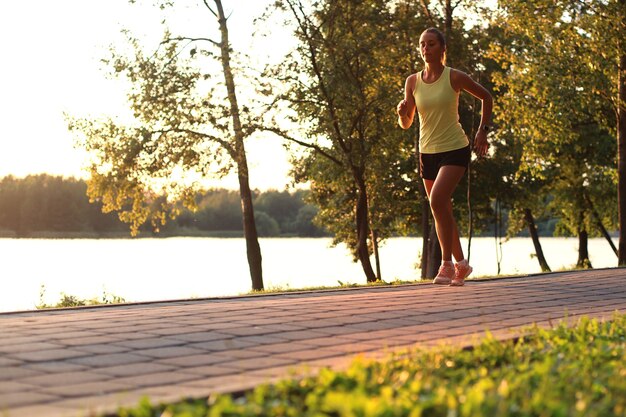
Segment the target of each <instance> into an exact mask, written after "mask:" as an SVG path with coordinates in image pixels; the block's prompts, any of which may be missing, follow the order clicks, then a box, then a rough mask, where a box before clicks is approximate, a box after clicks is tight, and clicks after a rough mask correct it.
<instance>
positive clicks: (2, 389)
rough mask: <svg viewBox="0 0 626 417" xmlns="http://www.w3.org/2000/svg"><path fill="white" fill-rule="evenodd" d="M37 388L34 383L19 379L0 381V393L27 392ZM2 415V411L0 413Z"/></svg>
mask: <svg viewBox="0 0 626 417" xmlns="http://www.w3.org/2000/svg"><path fill="white" fill-rule="evenodd" d="M35 388H37V387H36V386H34V385H30V384H25V383H23V382H22V381H21V380H20V382H17V381H0V394H8V393H10V392H29V391H31V390H33V389H35ZM0 415H2V413H0Z"/></svg>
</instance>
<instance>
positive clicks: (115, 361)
mask: <svg viewBox="0 0 626 417" xmlns="http://www.w3.org/2000/svg"><path fill="white" fill-rule="evenodd" d="M150 360H151V358H149V357H147V356H140V355H136V354H134V353H112V354H105V355H92V356H86V357H83V358H76V359H69V360H68V362H70V363H75V364H78V365H86V366H94V367H104V366H115V365H125V364H130V363H141V362H147V361H150Z"/></svg>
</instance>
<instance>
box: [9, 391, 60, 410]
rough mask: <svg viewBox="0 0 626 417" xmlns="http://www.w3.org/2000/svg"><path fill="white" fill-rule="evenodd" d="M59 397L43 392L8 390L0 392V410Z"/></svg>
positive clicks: (45, 401) (44, 401)
mask: <svg viewBox="0 0 626 417" xmlns="http://www.w3.org/2000/svg"><path fill="white" fill-rule="evenodd" d="M58 398H59V397H58V396H56V395H52V394H48V393H43V392H24V391H22V392H10V393H6V394H0V410H5V409H8V408H13V407H19V406H26V405H32V404H41V403H47V402H50V401H54V400H56V399H58Z"/></svg>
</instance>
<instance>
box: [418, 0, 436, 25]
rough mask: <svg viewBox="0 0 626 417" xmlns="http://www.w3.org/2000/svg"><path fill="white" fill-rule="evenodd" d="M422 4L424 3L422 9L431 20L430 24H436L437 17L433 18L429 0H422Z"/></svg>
mask: <svg viewBox="0 0 626 417" xmlns="http://www.w3.org/2000/svg"><path fill="white" fill-rule="evenodd" d="M420 4H421V5H422V9H424V14H425V15H426V17H427V18H428V20H429V21H430V24H431V25H433V26H434V25H435V19H433V15H432V13H431V12H430V9H429V8H428V0H421V1H420Z"/></svg>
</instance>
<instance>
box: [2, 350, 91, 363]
mask: <svg viewBox="0 0 626 417" xmlns="http://www.w3.org/2000/svg"><path fill="white" fill-rule="evenodd" d="M87 355H88V353H86V352H81V351H78V350H72V349H46V350H32V351H28V352H19V353H11V354H8V356H9V357H11V358H14V359H20V360H23V361H27V362H46V361H54V360H63V359H69V358H80V357H81V356H87Z"/></svg>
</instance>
